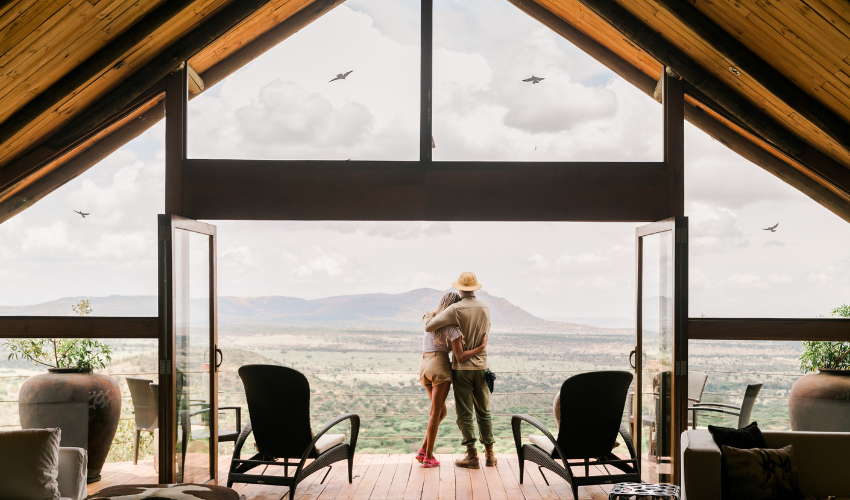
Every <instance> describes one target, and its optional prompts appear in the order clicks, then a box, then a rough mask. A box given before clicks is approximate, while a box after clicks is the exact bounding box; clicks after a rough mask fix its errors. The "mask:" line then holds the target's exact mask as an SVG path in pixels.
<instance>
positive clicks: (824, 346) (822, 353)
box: [800, 304, 850, 373]
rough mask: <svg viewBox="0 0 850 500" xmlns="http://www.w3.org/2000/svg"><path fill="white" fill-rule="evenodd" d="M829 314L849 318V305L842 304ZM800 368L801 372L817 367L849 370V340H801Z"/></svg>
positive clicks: (813, 369)
mask: <svg viewBox="0 0 850 500" xmlns="http://www.w3.org/2000/svg"><path fill="white" fill-rule="evenodd" d="M829 314H831V315H832V316H840V317H842V318H850V305H848V304H842V305H840V306H838V307H836V308H835V309H833V310H831V311H830V312H829ZM800 369H802V370H803V373H809V372H814V371H815V370H818V369H824V370H850V342H818V341H813V342H803V354H802V355H801V356H800Z"/></svg>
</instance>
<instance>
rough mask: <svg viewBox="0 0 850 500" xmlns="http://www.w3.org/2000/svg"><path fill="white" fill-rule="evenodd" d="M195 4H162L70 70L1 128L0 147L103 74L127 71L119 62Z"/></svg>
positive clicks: (181, 1)
mask: <svg viewBox="0 0 850 500" xmlns="http://www.w3.org/2000/svg"><path fill="white" fill-rule="evenodd" d="M195 1H196V0H173V1H168V2H164V3H162V5H160V6H159V7H157V8H156V9H154V10H153V11H152V12H151V13H150V14H148V15H146V16H145V17H143V18H142V19H141V20H140V21H139V22H137V23H136V24H134V25H133V26H132V27H130V29H128V30H127V31H125V32H124V33H122V34H121V35H119V36H118V37H117V38H116V39H115V40H113V41H111V42H109V43H108V44H107V45H106V46H105V47H104V48H103V49H101V50H100V51H98V52H97V53H96V54H94V55H93V56H91V57H89V58H88V59H86V60H85V61H84V62H83V63H82V64H80V65H79V66H77V67H76V68H74V69H73V70H71V72H69V73H68V74H67V75H65V76H64V77H62V79H60V80H59V81H57V82H56V83H54V84H53V85H51V86H50V87H48V88H47V89H45V90H44V91H43V92H41V93H40V94H38V96H36V97H35V98H34V99H32V100H31V101H30V102H28V103H27V104H26V105H24V106H23V107H22V108H21V109H19V110H18V111H17V112H15V114H13V115H12V116H10V117H9V118H7V119H6V120H4V121H3V123H2V124H0V144H3V143H5V142H6V141H8V140H9V139H11V138H12V137H14V136H15V134H17V133H18V132H20V131H21V130H23V129H24V127H26V126H27V125H28V124H30V123H32V122H33V121H35V120H36V119H37V118H38V117H39V116H41V115H42V114H43V113H46V112H48V111H50V110H52V109H53V108H55V107H57V106H58V105H59V104H61V103H62V102H64V101H65V100H66V99H67V98H68V97H70V96H71V95H73V94H74V93H75V92H77V91H79V89H81V88H83V87H85V85H86V84H87V83H88V82H89V81H91V80H92V79H94V78H97V77H98V76H100V75H102V74H103V73H105V72H107V71H109V70H113V71H121V69H122V68H124V71H127V70H128V69H129V67H128V66H126V65H121V66H118V65H119V64H121V61H122V59H123V58H124V57H125V55H127V54H128V53H129V52H131V51H132V50H133V49H135V48H136V47H137V46H139V44H141V43H143V42H144V41H145V39H147V38H148V37H149V36H150V35H152V34H153V33H154V32H155V31H156V30H158V29H160V28H161V27H162V26H163V25H164V24H165V23H167V22H168V21H170V20H171V19H172V18H173V17H174V16H175V15H177V14H178V13H179V12H181V11H183V10H184V9H186V8H187V7H190V6H191V5H192V4H193V3H195Z"/></svg>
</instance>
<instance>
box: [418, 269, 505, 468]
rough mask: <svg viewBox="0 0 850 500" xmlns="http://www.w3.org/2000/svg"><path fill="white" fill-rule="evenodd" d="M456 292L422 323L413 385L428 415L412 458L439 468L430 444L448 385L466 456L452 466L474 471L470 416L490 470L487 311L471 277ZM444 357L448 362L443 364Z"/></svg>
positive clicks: (461, 281)
mask: <svg viewBox="0 0 850 500" xmlns="http://www.w3.org/2000/svg"><path fill="white" fill-rule="evenodd" d="M452 287H454V288H455V289H456V290H458V292H459V294H458V293H455V292H449V293H447V294H445V295H443V298H442V300H440V305H439V306H438V307H437V309H432V310H430V311H428V312H427V313H426V314H425V316H424V317H423V318H422V323H423V325H424V326H425V337H424V339H423V341H422V351H423V352H422V362H421V363H420V365H419V381H420V382H421V383H422V385H423V386H425V390H426V391H428V397H429V398H431V412H430V416H429V419H428V428H427V431H426V432H425V441H424V442H423V443H422V448H421V449H420V450H419V453H418V454H417V455H416V459H417V460H418V461H419V462H421V463H422V466H423V467H437V466H439V465H440V462H438V461H437V460H436V459H435V458H434V442H435V440H436V439H437V431H438V429H439V426H440V422H442V420H443V419H444V418H446V413H447V410H446V398H447V397H448V395H449V388H450V387H451V385H452V383H454V397H455V411H456V412H457V426H458V427H459V428H460V432H461V434H462V435H463V444H464V445H466V457H464V458H463V459H461V460H457V461H455V465H456V466H458V467H465V468H468V469H478V468H479V467H480V464H479V462H478V453H477V451H476V449H475V428H474V426H473V423H472V415H473V413H474V414H475V418H476V420H477V421H478V432H479V436H480V439H481V443H482V444H484V448H485V452H486V457H485V462H486V465H487V466H488V467H489V466H494V465H496V455H495V453H494V452H493V443H494V439H493V423H492V420H491V418H490V392H489V389H488V387H487V383H486V378H485V377H486V376H485V371H486V370H487V369H488V368H489V367H490V365H489V364H488V362H487V351H486V347H487V338H488V334H489V332H490V308H489V307H487V305H486V304H485V303H483V302H481V301H480V300H478V299H477V298H475V290H479V289H480V288H481V285H480V284H479V283H478V279H477V278H476V277H475V274H473V273H469V272H465V273H461V275H460V277H459V278H458V279H457V281H455V282H454V283H452ZM449 353H451V354H452V359H451V360H449Z"/></svg>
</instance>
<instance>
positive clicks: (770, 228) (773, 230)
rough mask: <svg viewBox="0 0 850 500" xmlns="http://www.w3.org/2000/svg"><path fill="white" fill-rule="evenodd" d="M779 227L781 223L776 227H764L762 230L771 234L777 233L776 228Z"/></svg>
mask: <svg viewBox="0 0 850 500" xmlns="http://www.w3.org/2000/svg"><path fill="white" fill-rule="evenodd" d="M777 226H779V223H778V222H777V223H776V226H771V227H763V228H762V231H770V232H771V233H775V232H776V227H777Z"/></svg>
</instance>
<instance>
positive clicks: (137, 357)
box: [0, 298, 158, 476]
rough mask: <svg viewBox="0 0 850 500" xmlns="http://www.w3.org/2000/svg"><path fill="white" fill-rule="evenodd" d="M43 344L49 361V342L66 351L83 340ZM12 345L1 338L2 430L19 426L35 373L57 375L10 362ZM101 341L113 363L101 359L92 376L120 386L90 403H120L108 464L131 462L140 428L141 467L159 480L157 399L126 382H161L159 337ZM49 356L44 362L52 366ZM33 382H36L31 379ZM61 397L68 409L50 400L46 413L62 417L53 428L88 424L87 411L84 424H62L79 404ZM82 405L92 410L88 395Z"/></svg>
mask: <svg viewBox="0 0 850 500" xmlns="http://www.w3.org/2000/svg"><path fill="white" fill-rule="evenodd" d="M138 299H140V298H137V300H138ZM57 302H59V301H57ZM70 305H71V303H70V302H68V303H67V308H68V309H69V310H70ZM92 307H93V308H95V307H98V301H96V300H95V301H94V302H93V304H92ZM63 309H64V308H63ZM56 310H57V312H60V311H59V308H58V307H57V308H56ZM45 340H46V342H47V343H46V345H45V348H46V350H47V351H49V352H48V354H50V356H47V358H51V357H52V353H53V351H52V347H51V345H52V342H51V341H55V342H56V343H57V344H59V346H60V349H63V348H64V346H67V345H68V343H70V342H77V341H79V339H50V340H47V339H45ZM10 341H11V342H13V343H14V342H16V339H7V338H0V430H2V431H5V430H15V429H20V428H21V424H22V421H21V416H22V412H21V409H20V408H19V406H18V403H19V399H20V396H21V387H22V386H23V385H24V384H25V383H26V382H27V381H28V380H30V379H31V378H32V377H33V376H36V375H37V376H40V377H42V378H44V377H53V376H54V375H53V374H49V373H48V371H47V368H48V367H47V366H45V365H42V364H37V363H33V362H32V361H29V360H28V359H26V358H25V357H22V356H20V355H18V356H16V358H17V359H9V354H11V353H12V352H13V350H12V349H11V348H10V346H8V345H6V344H7V342H10ZM98 341H99V342H100V343H102V344H104V345H106V346H107V347H108V348H109V350H110V351H111V355H110V356H111V358H112V359H111V361H105V357H102V359H104V361H105V364H106V367H105V368H102V369H100V368H98V369H96V370H95V371H94V373H96V374H102V375H107V376H109V377H111V378H112V379H114V380H115V382H116V383H117V386H118V391H119V392H118V393H117V394H111V393H108V392H109V391H108V388H107V391H106V393H98V394H96V395H95V398H94V399H93V400H92V402H91V403H92V404H93V405H95V406H103V405H104V404H107V403H109V404H116V403H117V402H118V401H120V414H119V418H118V423H117V430H116V432H115V436H114V438H113V439H112V441H111V445H110V446H109V448H108V453H107V455H106V459H105V460H106V463H107V464H109V463H112V462H127V461H131V460H133V458H134V453H135V443H136V441H135V439H136V429H137V428H138V427H142V428H144V430H142V431H141V432H140V433H139V455H138V456H139V460H140V462H139V463H141V464H145V465H147V466H148V467H150V473H149V474H147V475H148V476H155V471H154V455H155V454H156V453H157V451H156V440H155V437H157V436H158V431H157V429H158V426H157V422H156V420H157V419H156V418H155V416H156V403H155V398H153V397H152V396H150V397H146V393H145V392H144V391H136V392H135V394H134V393H133V390H132V389H133V388H131V386H130V385H129V384H130V383H128V379H131V382H132V379H136V380H138V381H139V382H138V384H139V385H137V388H138V387H141V388H142V389H145V388H146V387H145V382H147V385H148V386H149V385H150V383H153V384H154V385H156V384H157V381H158V380H157V379H158V374H157V358H158V351H157V341H156V339H98ZM94 350H95V351H97V352H99V351H100V349H94ZM16 351H17V352H20V349H16ZM47 358H46V361H47V362H50V360H49V359H47ZM56 376H57V377H61V376H62V375H61V374H60V375H56ZM30 384H32V381H31V382H30ZM31 390H32V389H30V392H31ZM147 394H150V395H152V394H153V392H152V390H151V389H150V388H147ZM42 395H43V396H45V395H46V393H44V392H42ZM41 399H42V400H45V399H49V398H47V397H43V398H41ZM60 399H62V401H65V403H64V406H61V405H60V404H59V403H54V404H50V403H49V402H48V405H49V406H50V409H49V411H44V412H43V413H44V414H46V415H47V416H48V417H49V416H51V415H52V416H55V417H56V418H58V419H60V420H57V423H56V424H55V425H59V426H62V425H65V424H69V425H71V426H72V427H78V424H79V425H82V426H87V423H88V415H87V412H86V415H83V417H84V421H83V420H80V421H79V422H74V421H73V419H71V420H70V421H69V420H67V419H65V420H61V419H62V418H63V414H70V413H73V412H74V410H75V402H73V401H72V402H70V403H68V402H67V400H68V395H67V394H64V395H63V396H62V398H60ZM57 401H58V399H57ZM81 404H82V406H83V407H85V408H86V409H88V406H89V401H88V396H86V401H84V402H82V403H81ZM30 406H33V405H30ZM24 413H25V415H24V417H25V418H28V417H27V416H28V415H29V414H30V413H32V412H30V411H29V410H27V411H26V412H24ZM48 423H49V422H48ZM73 431H74V429H72V428H70V427H66V428H64V429H63V438H65V437H66V435H67V436H69V437H73V436H72V433H73ZM79 444H83V443H79ZM69 445H70V444H69ZM107 468H108V467H107Z"/></svg>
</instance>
